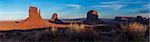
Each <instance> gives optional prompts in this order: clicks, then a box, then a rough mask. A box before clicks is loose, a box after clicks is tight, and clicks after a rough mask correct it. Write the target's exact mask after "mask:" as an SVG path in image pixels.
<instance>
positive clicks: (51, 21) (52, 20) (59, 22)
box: [49, 13, 63, 24]
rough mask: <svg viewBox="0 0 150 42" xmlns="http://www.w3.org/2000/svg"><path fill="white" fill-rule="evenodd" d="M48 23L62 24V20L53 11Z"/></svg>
mask: <svg viewBox="0 0 150 42" xmlns="http://www.w3.org/2000/svg"><path fill="white" fill-rule="evenodd" d="M49 22H50V23H56V24H62V23H63V22H62V21H61V20H59V19H58V14H57V13H54V14H53V16H52V18H51V19H50V20H49Z"/></svg>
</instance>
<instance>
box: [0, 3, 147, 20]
mask: <svg viewBox="0 0 150 42" xmlns="http://www.w3.org/2000/svg"><path fill="white" fill-rule="evenodd" d="M149 2H150V1H149V0H57V1H56V0H0V20H17V19H26V18H27V17H28V9H29V7H30V6H35V7H38V8H39V9H40V10H41V16H42V18H44V19H50V18H51V16H52V14H53V13H58V14H59V18H60V19H63V18H65V19H70V18H71V19H72V18H84V17H86V13H87V12H88V11H89V10H93V9H94V10H96V11H97V12H98V13H99V18H114V17H115V16H137V15H142V16H145V17H150V10H149V9H150V4H149Z"/></svg>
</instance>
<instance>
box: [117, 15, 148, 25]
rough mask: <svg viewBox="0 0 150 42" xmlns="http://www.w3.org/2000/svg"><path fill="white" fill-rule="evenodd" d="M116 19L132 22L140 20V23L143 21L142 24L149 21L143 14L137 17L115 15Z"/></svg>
mask: <svg viewBox="0 0 150 42" xmlns="http://www.w3.org/2000/svg"><path fill="white" fill-rule="evenodd" d="M115 20H117V21H127V22H128V23H131V22H138V23H142V24H146V23H148V21H147V19H146V18H145V17H142V16H137V17H125V16H117V17H115Z"/></svg>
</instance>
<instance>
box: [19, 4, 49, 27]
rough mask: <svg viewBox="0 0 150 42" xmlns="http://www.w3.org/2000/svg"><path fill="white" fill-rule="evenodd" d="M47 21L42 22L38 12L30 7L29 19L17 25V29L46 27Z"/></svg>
mask: <svg viewBox="0 0 150 42" xmlns="http://www.w3.org/2000/svg"><path fill="white" fill-rule="evenodd" d="M48 23H49V22H48V21H46V20H44V19H42V18H41V16H40V10H38V9H37V8H36V7H33V6H30V8H29V17H28V18H27V19H25V20H24V21H22V22H21V23H19V24H20V25H19V27H25V28H26V27H27V28H36V27H45V26H48Z"/></svg>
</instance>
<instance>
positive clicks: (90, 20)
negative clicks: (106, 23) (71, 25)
mask: <svg viewBox="0 0 150 42" xmlns="http://www.w3.org/2000/svg"><path fill="white" fill-rule="evenodd" d="M83 22H84V23H85V24H100V23H103V22H102V21H100V19H98V13H97V12H96V11H95V10H90V11H89V12H88V13H87V19H86V20H85V21H83Z"/></svg>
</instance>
